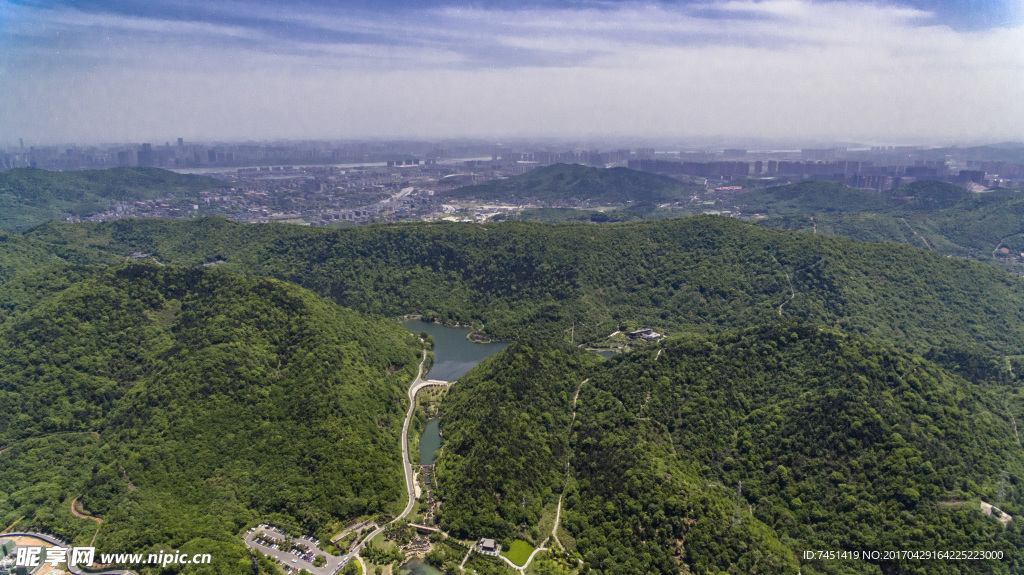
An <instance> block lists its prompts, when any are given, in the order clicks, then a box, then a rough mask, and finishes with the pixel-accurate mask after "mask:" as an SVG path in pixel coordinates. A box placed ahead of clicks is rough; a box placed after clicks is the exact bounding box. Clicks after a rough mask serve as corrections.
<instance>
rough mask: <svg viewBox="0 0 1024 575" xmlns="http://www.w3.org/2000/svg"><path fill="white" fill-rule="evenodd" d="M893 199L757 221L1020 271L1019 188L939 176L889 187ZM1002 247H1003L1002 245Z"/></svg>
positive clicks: (1022, 202)
mask: <svg viewBox="0 0 1024 575" xmlns="http://www.w3.org/2000/svg"><path fill="white" fill-rule="evenodd" d="M890 196H891V197H892V198H893V201H896V202H898V203H897V205H896V207H894V208H892V209H886V210H878V211H871V210H865V211H861V212H859V213H824V212H819V211H813V212H811V211H803V212H799V214H798V213H797V212H793V213H792V214H791V215H784V216H778V217H770V218H768V219H765V220H762V221H761V222H760V224H761V225H763V226H766V227H772V228H784V229H790V230H798V231H802V232H806V233H817V234H828V235H837V236H845V237H850V238H854V239H858V240H862V241H871V242H896V243H902V244H907V245H911V246H914V247H918V248H922V249H927V250H933V251H936V252H938V253H940V254H943V255H949V256H954V257H960V258H970V259H975V260H978V261H982V262H986V263H992V264H996V265H999V266H1001V267H1005V268H1007V269H1009V270H1011V271H1013V272H1015V273H1019V272H1021V271H1024V256H1021V255H1020V254H1021V253H1022V252H1024V194H1022V193H1021V192H1019V191H1013V190H997V191H991V192H981V193H974V192H969V191H967V190H965V189H963V188H960V187H958V186H952V185H950V184H943V183H941V182H915V183H913V184H909V185H907V186H903V187H900V188H896V189H894V190H893V191H892V192H891V194H890ZM1004 248H1005V249H1004Z"/></svg>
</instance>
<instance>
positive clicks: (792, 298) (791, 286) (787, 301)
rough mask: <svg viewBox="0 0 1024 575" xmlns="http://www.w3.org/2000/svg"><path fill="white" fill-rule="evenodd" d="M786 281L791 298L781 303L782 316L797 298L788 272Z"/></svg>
mask: <svg viewBox="0 0 1024 575" xmlns="http://www.w3.org/2000/svg"><path fill="white" fill-rule="evenodd" d="M786 282H788V283H789V299H788V300H786V301H784V302H782V303H780V304H779V317H782V308H783V307H785V306H786V304H787V303H789V302H791V301H793V300H794V299H796V290H794V289H793V277H792V276H790V275H789V274H786ZM655 359H657V358H655Z"/></svg>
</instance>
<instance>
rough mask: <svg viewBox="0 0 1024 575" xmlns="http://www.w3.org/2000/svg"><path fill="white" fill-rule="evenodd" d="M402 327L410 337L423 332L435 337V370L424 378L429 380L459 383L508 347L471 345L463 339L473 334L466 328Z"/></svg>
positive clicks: (407, 324) (418, 324)
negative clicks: (409, 332)
mask: <svg viewBox="0 0 1024 575" xmlns="http://www.w3.org/2000/svg"><path fill="white" fill-rule="evenodd" d="M402 325H403V326H405V329H407V330H409V331H411V332H412V333H416V334H418V333H420V332H421V331H425V332H427V333H429V334H430V335H432V336H433V337H434V367H432V368H430V372H429V373H428V374H427V377H428V378H429V379H443V380H445V381H454V380H456V379H459V378H460V377H462V376H464V375H466V372H468V371H469V370H471V369H473V367H474V366H475V365H476V364H478V363H480V362H481V361H483V360H484V359H485V358H487V357H489V356H492V355H494V354H496V353H498V352H499V351H501V350H503V349H505V348H506V347H508V344H507V343H473V342H471V341H469V340H468V339H466V336H467V335H469V333H470V332H471V331H473V330H471V329H469V328H468V327H445V326H443V325H438V324H436V323H427V322H424V321H420V320H418V319H417V320H412V321H407V322H405V323H403V324H402Z"/></svg>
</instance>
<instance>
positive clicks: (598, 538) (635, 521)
mask: <svg viewBox="0 0 1024 575" xmlns="http://www.w3.org/2000/svg"><path fill="white" fill-rule="evenodd" d="M574 357H575V356H574V354H573V352H572V351H571V350H569V351H566V350H565V349H564V348H563V347H561V346H557V345H556V346H544V345H543V344H534V345H530V346H525V345H523V346H513V347H510V348H508V349H507V350H505V351H503V352H501V353H500V354H498V355H497V356H495V357H493V358H491V359H490V360H489V361H488V362H487V363H486V364H482V365H481V366H480V367H478V368H477V370H476V371H475V372H474V373H473V374H472V378H469V379H467V382H468V385H467V386H466V388H460V387H459V386H456V387H455V388H453V390H452V392H451V398H452V400H453V401H459V403H458V408H451V409H445V410H444V411H443V412H442V427H443V429H446V430H449V429H452V430H465V429H481V430H482V429H483V428H485V427H486V426H488V425H490V424H492V423H493V422H498V423H497V425H496V426H495V429H496V430H497V432H496V433H491V434H488V433H484V432H481V433H475V434H468V435H461V434H460V435H459V439H458V440H451V442H449V443H446V445H445V449H444V450H443V451H442V454H441V462H440V464H439V465H441V466H442V468H445V469H446V470H447V472H446V473H447V474H448V475H449V476H450V477H448V479H447V480H448V482H449V485H453V486H462V485H463V484H464V483H469V482H471V483H472V484H473V487H472V489H465V488H463V489H457V490H456V492H455V493H456V494H448V493H446V495H448V496H449V497H450V498H448V499H446V500H445V503H444V507H443V515H442V520H443V522H444V523H445V524H446V525H448V526H450V528H452V529H459V528H460V527H461V526H462V525H463V524H465V523H466V522H472V523H473V524H477V525H481V526H486V527H488V528H490V529H492V530H493V531H492V533H493V534H494V535H495V536H498V537H506V538H510V537H514V536H522V535H521V534H520V533H518V528H517V527H516V526H515V525H514V522H515V517H516V515H515V513H514V512H512V513H510V512H509V511H508V510H506V509H505V508H504V507H503V506H504V505H505V503H504V502H505V501H506V499H507V498H508V496H509V495H512V496H513V497H514V498H515V499H518V498H519V494H520V493H521V494H522V495H525V496H526V497H527V498H528V501H530V502H531V507H530V514H529V520H531V521H536V516H537V515H536V511H535V510H536V509H537V508H538V505H539V504H536V503H534V502H538V501H539V502H541V503H544V502H551V501H552V500H553V499H557V492H559V491H561V489H560V488H559V487H557V486H556V487H554V488H552V487H551V485H550V484H551V483H552V482H553V481H555V477H556V476H557V475H559V474H558V473H555V471H556V469H555V468H556V467H557V466H556V465H554V464H553V463H548V464H546V465H544V466H543V468H542V469H539V470H536V471H537V472H536V473H535V474H528V476H529V477H530V478H531V479H532V478H534V477H541V478H544V479H541V480H536V481H534V480H524V479H522V478H521V477H519V476H517V475H516V474H515V473H511V474H510V476H506V475H504V472H503V470H504V467H507V466H508V464H507V463H503V462H502V460H503V459H505V458H509V457H512V458H515V457H516V456H517V455H518V454H522V453H530V452H535V451H537V450H541V451H544V452H545V453H546V452H547V451H549V450H550V451H551V453H550V454H549V457H551V458H553V459H557V458H558V456H559V454H562V453H564V451H563V450H562V448H561V445H562V444H563V443H565V444H568V445H569V449H568V453H569V454H570V455H569V456H568V462H569V470H570V472H569V474H568V477H567V478H566V479H565V480H564V485H565V491H564V503H565V507H564V510H563V521H564V522H565V526H566V528H567V529H568V531H569V532H571V533H572V534H573V536H574V537H575V544H576V546H577V548H578V550H579V552H580V553H581V554H582V556H583V558H584V559H585V561H586V563H587V567H588V568H589V569H590V570H591V572H593V573H626V572H629V573H639V572H648V573H650V572H658V573H678V572H679V571H680V570H681V569H683V566H684V565H686V566H688V567H689V568H690V569H691V570H692V571H693V572H695V573H717V572H730V573H751V572H758V573H787V572H796V563H797V562H798V561H799V562H800V563H801V565H800V566H799V569H800V571H801V572H803V573H879V572H884V573H897V572H900V573H968V572H969V573H1014V572H1019V571H1020V569H1021V568H1022V563H1021V562H1022V561H1024V556H1021V551H1024V538H1022V535H1021V528H1020V526H1019V521H1018V520H1017V519H1014V520H1013V521H1011V522H1010V523H1009V525H1008V526H1007V527H1006V528H1004V526H1003V524H1002V523H1001V522H1000V521H999V520H998V519H997V518H995V517H991V516H986V515H984V514H983V513H982V512H981V508H980V507H981V506H980V502H981V501H985V502H988V503H992V504H994V505H997V506H999V507H1000V508H1001V509H1002V510H1004V511H1006V512H1007V513H1009V514H1011V515H1014V516H1016V515H1017V514H1018V513H1020V512H1021V511H1024V493H1022V491H1021V488H1020V484H1021V480H1022V479H1024V463H1022V459H1021V456H1022V455H1024V450H1022V448H1021V446H1020V443H1019V440H1018V439H1017V438H1016V436H1015V434H1014V428H1013V425H1012V423H1011V421H1010V419H1009V416H1008V414H1007V412H1006V410H1005V408H1004V404H1003V403H1002V401H1001V397H1002V395H1003V393H1004V392H1005V390H1004V389H1002V388H1001V386H979V385H976V384H973V383H970V382H968V381H966V380H964V379H962V378H960V377H958V376H956V375H953V374H951V373H949V372H948V371H945V370H944V369H942V368H941V367H939V366H938V365H936V364H934V363H932V362H929V361H928V360H926V359H924V358H922V357H919V356H913V355H908V354H905V353H901V352H897V351H893V350H892V349H891V348H890V347H889V346H880V345H878V344H876V343H873V342H871V341H869V340H865V339H862V338H859V337H854V336H848V335H842V334H839V333H836V332H833V331H832V330H823V329H821V328H819V327H817V326H814V325H808V324H800V323H779V324H776V325H774V326H769V327H761V328H750V329H745V330H739V331H730V332H726V333H724V334H721V335H716V336H684V337H678V338H672V339H670V340H668V341H665V342H663V343H661V344H659V345H654V346H651V347H649V348H646V349H643V350H640V351H637V352H634V353H631V354H626V355H624V356H620V357H618V358H616V359H613V360H610V361H607V362H604V363H602V364H600V365H593V364H580V363H579V361H578V360H576V359H573V358H574ZM566 366H573V367H572V368H567V367H566ZM549 370H550V371H551V375H550V377H548V376H546V375H545V372H546V371H549ZM570 372H572V373H571V376H572V377H575V378H577V379H579V378H583V379H580V380H579V381H578V382H576V384H575V385H576V387H577V389H579V390H580V392H579V397H578V402H577V405H576V409H575V413H576V415H575V421H573V422H572V424H571V425H570V426H567V425H566V422H565V420H566V419H567V416H566V413H567V412H571V411H572V406H573V401H572V397H573V395H572V392H571V391H570V390H571V388H572V384H571V382H570V381H568V378H567V375H569V374H570ZM519 374H530V375H529V377H528V378H525V377H521V376H519ZM520 381H522V382H525V381H529V382H531V387H530V388H529V389H524V390H522V391H523V393H512V392H505V393H502V392H501V391H500V390H501V389H502V387H503V385H508V384H510V383H512V384H515V382H520ZM580 382H585V383H582V385H581V384H580ZM460 385H462V383H461V382H460ZM459 396H462V399H461V400H457V399H456V398H458V397H459ZM482 398H487V399H486V401H485V400H482ZM474 400H477V401H474ZM509 412H510V413H518V414H522V415H521V418H522V421H521V422H516V421H515V420H514V419H513V418H511V417H509V416H507V415H504V414H506V413H509ZM535 413H550V414H551V416H550V417H547V418H541V419H537V418H536V417H535V416H533V414H535ZM571 417H572V416H569V418H570V420H571ZM509 420H511V421H512V423H513V424H518V425H522V426H529V427H530V428H531V430H530V432H529V433H523V432H520V433H515V432H513V433H507V432H504V433H503V432H502V430H506V429H508V425H509V423H507V422H508V421H509ZM467 440H468V441H467ZM552 447H557V450H556V449H552ZM486 453H493V454H495V458H494V460H491V461H486V460H485V459H484V454H486ZM473 457H475V458H476V459H477V460H478V462H479V464H478V465H477V466H473V465H466V460H467V459H470V458H473ZM480 467H486V468H487V469H486V470H482V469H480ZM548 476H551V477H552V479H551V480H548V479H547V477H548ZM556 483H557V482H556ZM510 489H513V490H518V493H515V492H513V493H509V490H510ZM467 498H470V500H469V501H467V500H466V499H467ZM513 503H514V502H513ZM510 515H511V517H509V516H510ZM509 519H512V520H513V521H509ZM807 549H832V550H848V551H852V550H864V549H866V550H871V549H877V550H893V549H984V550H995V551H1003V553H1004V554H1005V556H1006V559H1004V560H1002V561H984V562H973V563H970V564H965V563H957V562H950V561H918V560H913V559H910V560H899V561H804V560H802V559H801V555H800V554H801V552H802V551H803V550H807Z"/></svg>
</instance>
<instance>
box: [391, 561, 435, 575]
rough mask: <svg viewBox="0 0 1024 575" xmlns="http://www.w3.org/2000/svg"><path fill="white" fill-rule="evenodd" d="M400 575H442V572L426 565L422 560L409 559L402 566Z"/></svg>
mask: <svg viewBox="0 0 1024 575" xmlns="http://www.w3.org/2000/svg"><path fill="white" fill-rule="evenodd" d="M401 572H402V575H444V571H441V570H440V569H436V568H434V567H431V566H430V565H427V564H426V563H424V562H423V560H422V559H410V560H409V562H408V563H406V564H405V565H402V568H401Z"/></svg>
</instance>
